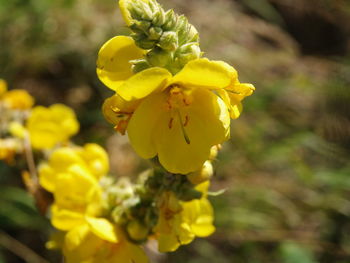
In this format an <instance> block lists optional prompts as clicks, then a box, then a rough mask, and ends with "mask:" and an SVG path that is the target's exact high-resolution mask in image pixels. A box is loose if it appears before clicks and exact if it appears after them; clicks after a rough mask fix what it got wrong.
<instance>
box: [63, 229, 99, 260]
mask: <svg viewBox="0 0 350 263" xmlns="http://www.w3.org/2000/svg"><path fill="white" fill-rule="evenodd" d="M104 245H105V244H104V241H103V240H102V239H100V238H98V237H97V236H96V235H94V234H93V233H92V232H91V230H90V227H89V226H88V224H86V223H85V224H81V225H79V226H77V227H75V228H74V229H72V230H71V231H69V232H68V233H67V234H66V236H65V240H64V248H63V254H64V256H65V262H67V263H77V262H84V263H85V262H86V263H88V262H89V263H90V262H95V261H93V259H94V258H95V256H96V254H97V253H99V252H100V251H101V250H103V249H104Z"/></svg>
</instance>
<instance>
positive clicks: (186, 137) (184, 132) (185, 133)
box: [177, 110, 191, 144]
mask: <svg viewBox="0 0 350 263" xmlns="http://www.w3.org/2000/svg"><path fill="white" fill-rule="evenodd" d="M177 114H178V115H179V120H180V127H181V131H182V134H183V136H184V139H185V141H186V143H187V144H190V143H191V141H190V138H189V137H188V135H187V132H186V130H185V128H184V124H183V121H182V117H181V114H180V111H179V110H177Z"/></svg>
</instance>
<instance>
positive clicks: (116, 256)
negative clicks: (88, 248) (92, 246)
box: [93, 240, 149, 263]
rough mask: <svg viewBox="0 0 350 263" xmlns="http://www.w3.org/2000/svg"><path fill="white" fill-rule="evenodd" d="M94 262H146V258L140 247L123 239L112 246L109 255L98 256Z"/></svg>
mask: <svg viewBox="0 0 350 263" xmlns="http://www.w3.org/2000/svg"><path fill="white" fill-rule="evenodd" d="M93 262H94V263H109V262H118V263H148V262H149V261H148V258H147V256H146V254H145V252H144V251H143V250H142V248H141V247H140V246H138V245H135V244H132V243H130V242H128V241H127V240H123V241H121V242H119V243H117V244H116V245H114V246H113V247H111V251H110V253H109V255H108V256H107V257H106V256H104V257H100V258H98V259H97V260H96V261H93Z"/></svg>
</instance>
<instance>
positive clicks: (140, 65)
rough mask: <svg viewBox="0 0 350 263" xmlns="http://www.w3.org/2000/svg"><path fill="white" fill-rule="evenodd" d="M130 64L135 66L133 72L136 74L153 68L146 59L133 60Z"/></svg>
mask: <svg viewBox="0 0 350 263" xmlns="http://www.w3.org/2000/svg"><path fill="white" fill-rule="evenodd" d="M130 63H132V64H133V66H132V70H133V72H134V73H138V72H141V71H143V70H145V69H148V68H150V67H151V65H150V64H149V63H148V62H147V61H146V60H145V59H136V60H132V61H130Z"/></svg>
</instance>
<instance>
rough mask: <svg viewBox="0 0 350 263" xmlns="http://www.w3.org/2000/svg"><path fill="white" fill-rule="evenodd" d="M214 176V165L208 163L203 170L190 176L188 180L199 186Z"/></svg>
mask: <svg viewBox="0 0 350 263" xmlns="http://www.w3.org/2000/svg"><path fill="white" fill-rule="evenodd" d="M213 174H214V169H213V165H212V164H211V162H210V161H206V162H205V163H204V165H203V167H202V169H201V170H199V171H196V172H193V173H190V174H188V175H187V178H188V180H189V181H190V182H191V183H192V184H195V185H197V184H200V183H203V182H205V181H207V180H209V179H210V178H211V177H212V176H213Z"/></svg>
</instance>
